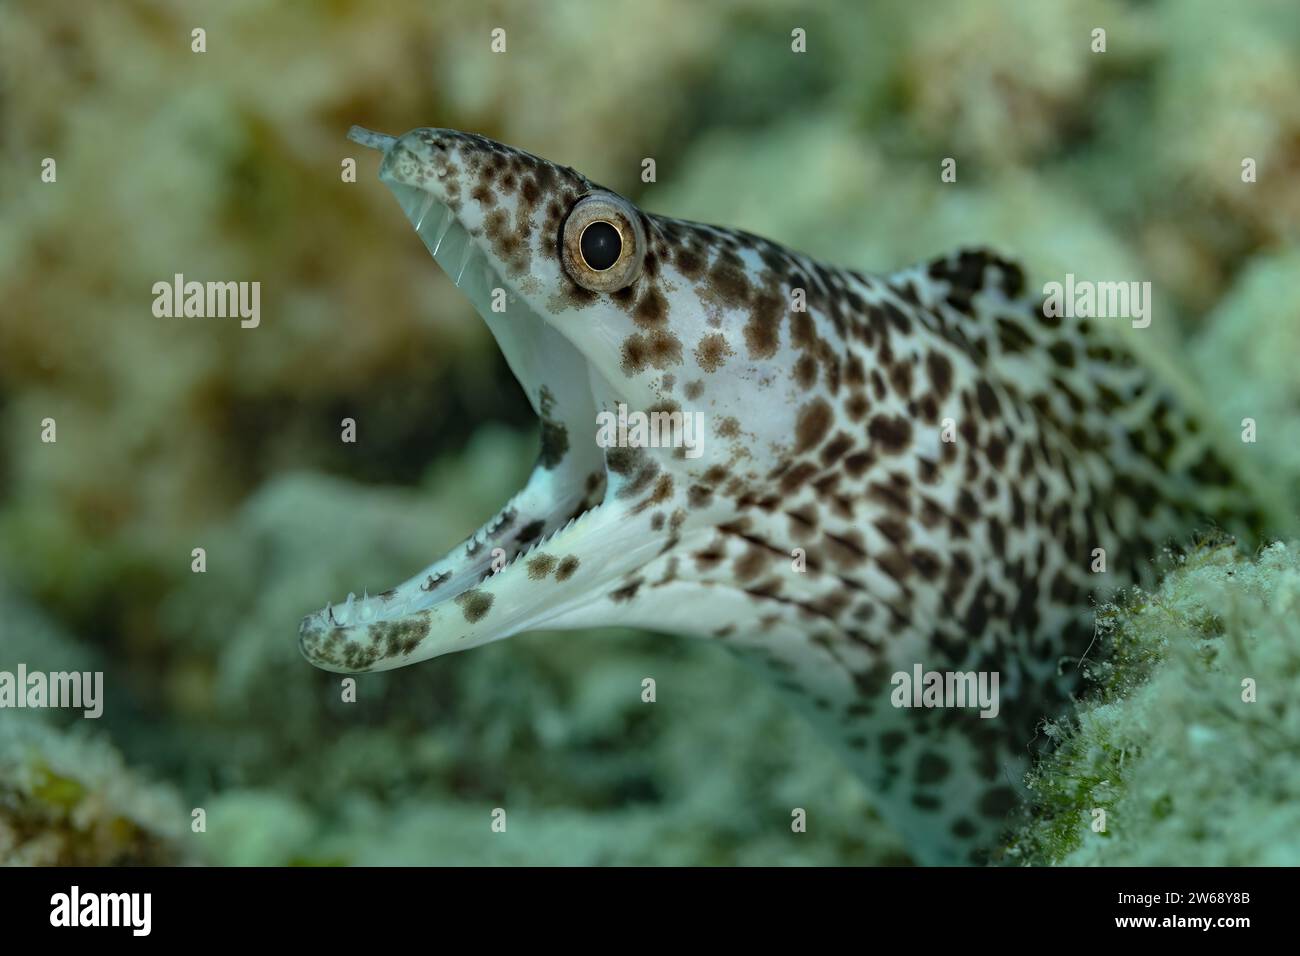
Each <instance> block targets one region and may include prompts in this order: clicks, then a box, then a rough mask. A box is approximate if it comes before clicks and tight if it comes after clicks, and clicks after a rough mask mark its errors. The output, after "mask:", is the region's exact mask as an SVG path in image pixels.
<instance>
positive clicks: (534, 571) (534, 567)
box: [528, 554, 555, 581]
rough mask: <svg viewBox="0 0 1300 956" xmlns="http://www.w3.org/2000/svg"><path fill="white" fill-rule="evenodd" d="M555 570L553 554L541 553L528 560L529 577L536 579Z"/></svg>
mask: <svg viewBox="0 0 1300 956" xmlns="http://www.w3.org/2000/svg"><path fill="white" fill-rule="evenodd" d="M553 570H555V557H554V556H553V555H549V554H539V555H537V557H535V558H531V559H530V560H529V562H528V577H530V578H531V579H532V580H534V581H537V580H540V579H541V578H544V577H546V576H547V575H548V574H550V573H551V572H552V571H553Z"/></svg>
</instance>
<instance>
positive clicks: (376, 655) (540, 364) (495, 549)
mask: <svg viewBox="0 0 1300 956" xmlns="http://www.w3.org/2000/svg"><path fill="white" fill-rule="evenodd" d="M349 135H350V137H351V138H353V139H355V140H356V141H357V142H360V143H362V144H363V145H368V146H374V147H375V148H379V149H382V150H384V151H385V155H386V157H387V156H388V155H390V152H391V150H392V147H393V145H394V144H395V143H397V142H399V141H398V140H395V139H394V138H392V137H388V136H382V135H381V134H374V133H369V132H368V131H364V130H361V131H358V130H355V129H354V131H353V133H350V134H349ZM389 167H390V163H389V162H388V161H387V159H386V160H385V163H384V167H383V169H382V170H381V174H380V178H381V179H382V180H383V181H384V182H385V184H386V185H388V186H389V188H390V189H391V190H392V191H393V193H394V195H395V196H396V197H397V199H398V202H399V203H400V204H401V207H402V209H403V211H404V212H405V213H406V215H407V218H408V219H409V220H410V221H411V223H412V225H413V226H414V227H415V230H416V233H417V234H418V235H419V236H420V238H421V240H422V241H423V242H424V244H425V246H426V247H427V248H428V249H429V252H430V253H431V254H432V255H433V257H434V260H435V261H436V262H437V263H438V264H439V265H440V266H441V267H442V268H443V270H444V271H445V272H446V273H447V274H448V276H449V277H450V278H451V279H452V281H453V282H454V283H455V284H456V286H457V288H458V289H460V291H461V292H462V293H463V294H464V295H465V296H466V297H467V298H468V299H469V301H470V303H471V304H472V305H473V306H474V308H475V310H476V311H477V312H478V314H479V315H480V316H482V318H483V320H484V321H485V322H487V324H488V327H489V329H490V330H491V331H492V334H493V336H494V337H495V338H496V341H497V344H498V345H499V347H500V348H501V350H502V353H503V354H504V356H505V358H506V361H507V363H508V364H509V365H510V368H511V371H512V372H513V373H514V374H515V376H516V378H518V380H519V382H520V383H521V384H522V385H523V387H524V389H525V391H526V392H527V394H528V398H529V401H530V403H531V404H532V405H533V408H534V410H535V411H536V412H537V413H538V416H539V418H540V420H541V426H542V450H541V454H540V457H539V460H538V465H537V467H536V468H535V469H534V471H533V473H532V475H531V477H530V478H529V480H528V482H527V483H526V484H525V486H524V487H523V488H522V489H521V490H520V491H519V492H517V493H516V494H515V495H514V496H513V497H512V498H511V499H510V501H508V502H507V503H506V504H505V505H504V506H503V507H502V508H501V509H500V510H499V511H498V512H497V513H496V515H494V516H493V517H492V518H491V519H490V520H488V521H487V522H486V523H484V524H483V525H482V526H481V527H480V528H479V529H478V530H477V531H475V532H474V533H473V534H472V535H470V536H469V537H468V538H467V539H465V541H463V542H462V543H461V544H460V545H457V546H456V547H455V548H453V549H452V550H451V551H450V552H449V553H448V554H447V555H445V556H444V557H442V558H440V559H439V560H437V561H435V562H433V563H432V564H430V565H429V566H428V567H426V568H424V569H423V570H422V571H420V572H419V573H418V574H416V575H414V576H413V577H411V578H410V579H408V580H407V581H405V582H404V583H402V584H399V585H397V586H396V587H394V588H391V589H390V590H387V591H384V592H383V593H381V594H378V595H373V596H372V595H363V596H361V597H357V596H356V595H355V594H349V595H348V597H347V599H346V600H344V601H342V602H339V603H337V604H330V605H327V606H326V607H324V608H323V609H322V610H320V611H318V612H315V613H313V614H310V615H308V616H307V617H306V618H304V619H303V622H302V625H301V627H300V630H299V642H300V646H301V648H302V651H303V653H304V655H305V656H306V657H307V658H308V659H309V660H310V661H311V662H312V663H314V664H316V665H317V666H320V667H323V668H325V669H327V670H335V671H344V672H353V671H364V670H385V669H389V668H393V667H399V666H402V665H404V664H409V663H414V662H415V661H417V660H424V659H426V658H428V657H433V656H436V655H438V654H442V653H447V652H449V651H452V650H460V649H463V648H468V647H472V646H476V645H478V644H481V643H485V642H486V641H490V640H497V639H500V638H502V637H507V636H509V635H510V634H514V633H517V632H519V631H520V630H524V629H528V628H533V627H537V626H540V625H542V624H544V623H546V622H547V621H548V620H549V619H551V618H553V617H555V616H557V615H559V614H560V613H562V612H563V611H564V610H565V609H566V608H567V607H569V606H571V605H572V604H573V603H575V602H577V601H579V600H580V599H581V594H582V592H581V590H579V589H577V587H576V582H581V581H582V580H583V579H584V578H588V577H590V575H592V574H593V573H594V572H595V570H596V569H594V568H591V567H586V568H584V567H583V564H582V562H583V559H582V557H581V556H580V554H579V552H580V553H582V554H588V555H589V554H591V553H592V547H591V545H592V542H593V541H596V540H598V536H597V535H596V529H595V527H594V526H595V525H597V524H603V523H604V522H603V521H599V520H598V519H599V518H600V517H601V516H600V515H599V514H598V512H599V511H600V510H601V505H600V502H601V501H602V499H603V498H604V495H605V490H606V483H607V482H606V471H605V462H604V453H603V451H602V450H601V449H600V448H599V447H598V446H597V444H596V442H595V434H594V432H595V426H594V422H595V420H596V419H595V416H596V399H595V398H594V396H593V389H598V390H599V389H601V388H602V382H601V381H600V380H599V377H598V373H597V372H596V371H595V370H594V369H592V368H591V366H590V364H589V363H588V362H587V360H586V359H585V358H584V357H583V356H582V355H581V354H580V353H579V351H578V350H577V349H576V348H575V347H574V346H573V345H572V344H571V343H570V342H568V341H567V340H566V339H565V338H564V337H563V336H562V335H561V334H560V333H559V332H557V331H556V330H555V329H553V328H552V327H551V326H550V325H549V324H548V323H547V322H546V321H545V320H544V319H543V318H542V317H541V316H539V315H537V314H535V313H534V311H533V310H532V308H531V307H530V306H529V304H528V303H527V301H526V300H525V298H524V297H523V296H521V295H519V294H518V293H517V291H516V290H515V289H514V287H513V286H512V285H511V283H509V282H507V281H506V280H505V279H504V278H503V276H502V275H500V273H499V271H498V270H497V268H496V267H495V266H494V265H493V263H492V261H491V260H490V259H489V257H488V255H487V254H486V253H485V251H484V250H483V248H482V247H481V246H480V244H479V243H478V242H477V241H476V239H475V236H474V235H472V234H471V232H470V230H469V229H468V228H466V226H465V225H464V224H463V223H462V221H461V219H460V217H459V216H458V215H457V214H456V212H455V211H454V210H453V209H452V208H451V207H450V206H449V205H448V204H447V203H446V202H443V201H441V200H440V199H439V198H437V197H436V196H435V195H433V194H432V193H431V192H429V191H427V190H425V189H421V188H419V187H417V186H413V185H410V184H407V183H404V182H401V181H399V179H398V177H395V176H393V175H392V174H391V173H390V172H389ZM561 538H562V539H564V540H563V542H562V544H563V547H560V546H559V545H560V544H561V541H560V539H561ZM580 544H582V545H586V547H579V545H580ZM553 546H554V547H553ZM602 577H603V575H602ZM516 578H519V579H521V580H524V579H526V580H527V581H528V582H529V583H530V584H531V586H528V587H520V586H514V587H506V585H507V584H508V583H509V582H510V581H512V580H513V579H516ZM543 582H544V583H545V585H544V584H543ZM489 618H490V619H491V620H490V621H489Z"/></svg>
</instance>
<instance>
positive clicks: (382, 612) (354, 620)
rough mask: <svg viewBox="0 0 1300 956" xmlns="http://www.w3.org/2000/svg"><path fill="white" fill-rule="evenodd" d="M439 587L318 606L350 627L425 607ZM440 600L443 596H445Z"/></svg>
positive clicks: (522, 555) (525, 553) (526, 551)
mask: <svg viewBox="0 0 1300 956" xmlns="http://www.w3.org/2000/svg"><path fill="white" fill-rule="evenodd" d="M599 507H600V506H599V505H596V506H595V507H593V508H589V509H588V510H586V511H584V512H583V513H582V514H580V515H575V516H574V517H572V518H570V519H569V520H568V521H567V522H566V523H565V524H564V525H562V526H561V527H558V528H556V529H555V530H554V531H552V532H551V533H550V534H548V535H545V536H544V537H541V538H538V539H537V540H536V541H534V542H532V543H531V544H529V545H528V547H526V548H521V549H520V550H519V551H518V552H517V553H516V554H515V555H514V557H512V558H511V559H510V560H509V561H507V562H506V563H505V564H504V565H503V566H502V567H501V571H505V570H506V569H507V568H511V567H513V566H514V565H516V564H518V563H519V562H520V561H522V560H525V559H526V558H528V557H530V556H531V555H532V554H533V553H534V552H536V551H538V550H539V549H541V548H542V547H544V546H545V545H546V544H547V543H549V542H550V541H552V540H554V538H555V537H556V536H557V535H559V534H562V533H563V532H565V531H568V530H569V529H570V528H572V527H573V526H574V525H575V524H577V523H578V522H579V521H582V520H583V519H584V518H586V517H587V516H588V515H590V514H591V513H592V512H594V511H596V510H597V508H599ZM501 571H493V570H491V569H489V570H488V571H487V572H486V573H485V574H484V575H483V577H482V578H480V579H479V582H478V583H479V584H482V583H483V582H484V581H486V580H487V579H488V578H490V577H492V576H494V575H496V574H500V573H501ZM438 590H441V588H435V589H434V592H413V593H408V594H407V595H406V597H405V599H404V600H403V599H401V598H400V597H399V596H398V595H394V596H393V597H392V598H391V599H384V598H381V597H373V598H372V597H371V596H370V595H369V593H368V592H362V596H361V598H360V599H359V600H358V598H357V596H356V594H355V592H350V593H349V594H348V597H347V600H346V601H343V602H341V603H339V604H327V605H325V607H324V608H322V609H321V612H320V613H321V617H323V618H324V619H325V620H326V621H327V622H328V623H329V624H330V625H331V626H333V627H352V626H354V625H358V624H371V623H374V622H375V621H380V620H393V619H396V618H400V617H405V616H406V615H407V614H409V613H411V612H412V611H415V610H422V609H424V608H425V607H429V606H431V603H430V602H429V600H428V597H429V594H430V593H436V591H438ZM442 600H445V598H443V599H442ZM417 602H418V603H419V607H418V608H417V607H416V604H417ZM432 603H433V604H436V603H438V602H437V601H434V602H432Z"/></svg>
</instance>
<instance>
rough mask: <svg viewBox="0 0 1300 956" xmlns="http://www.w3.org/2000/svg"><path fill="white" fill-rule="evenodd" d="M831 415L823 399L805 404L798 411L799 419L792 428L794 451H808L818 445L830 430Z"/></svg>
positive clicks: (828, 406) (829, 408)
mask: <svg viewBox="0 0 1300 956" xmlns="http://www.w3.org/2000/svg"><path fill="white" fill-rule="evenodd" d="M832 417H833V416H832V412H831V407H830V405H828V404H826V402H825V400H824V399H820V398H819V399H816V400H815V401H812V402H809V403H808V404H807V405H805V406H804V407H803V408H802V409H801V410H800V412H799V420H798V422H797V423H796V424H795V428H794V434H795V445H794V450H795V452H796V453H798V452H804V451H808V450H809V449H811V448H816V447H817V446H818V445H820V444H821V443H822V441H823V440H824V439H825V438H826V433H827V432H828V431H830V427H831V419H832Z"/></svg>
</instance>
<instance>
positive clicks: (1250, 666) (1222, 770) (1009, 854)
mask: <svg viewBox="0 0 1300 956" xmlns="http://www.w3.org/2000/svg"><path fill="white" fill-rule="evenodd" d="M1297 612H1300V544H1296V543H1292V544H1289V545H1288V544H1283V543H1275V544H1272V545H1270V546H1268V547H1266V548H1264V549H1263V550H1262V551H1261V552H1260V553H1259V554H1258V555H1257V556H1254V557H1246V556H1243V555H1241V554H1240V553H1239V552H1238V551H1237V550H1236V548H1235V547H1234V546H1233V545H1232V544H1231V543H1229V542H1225V541H1222V540H1216V541H1212V542H1208V543H1205V544H1202V545H1201V546H1200V547H1199V548H1197V549H1195V550H1193V551H1192V552H1191V553H1190V554H1188V555H1187V556H1186V557H1185V558H1182V559H1180V560H1179V561H1178V563H1177V566H1175V567H1173V568H1172V569H1171V570H1170V571H1169V572H1168V573H1167V574H1166V575H1165V577H1164V578H1163V580H1162V582H1161V583H1160V585H1159V586H1158V587H1157V588H1156V589H1155V590H1153V591H1151V592H1136V593H1133V594H1130V595H1128V596H1127V598H1126V599H1125V600H1124V602H1123V603H1122V604H1112V605H1109V606H1107V607H1106V608H1104V609H1103V610H1102V613H1101V614H1100V616H1099V627H1098V631H1099V634H1098V642H1097V647H1096V648H1094V654H1095V656H1096V662H1088V661H1085V662H1084V663H1083V665H1082V666H1083V667H1084V668H1085V671H1086V673H1087V676H1088V677H1089V678H1090V682H1091V684H1092V693H1091V694H1090V695H1088V696H1087V697H1086V698H1085V699H1084V700H1083V701H1081V703H1080V704H1079V706H1078V707H1077V710H1076V712H1075V713H1074V714H1073V715H1071V716H1069V717H1066V718H1063V719H1061V720H1060V721H1058V722H1056V723H1054V724H1051V725H1049V726H1048V727H1047V728H1046V730H1045V732H1046V733H1047V734H1048V735H1049V736H1051V737H1052V738H1054V741H1055V743H1056V748H1055V752H1054V753H1053V755H1052V756H1051V757H1050V758H1049V759H1048V760H1046V761H1045V762H1044V763H1043V764H1041V765H1040V766H1039V767H1038V768H1037V769H1036V770H1035V771H1033V772H1032V773H1031V774H1030V776H1029V784H1030V790H1031V804H1030V807H1029V810H1028V820H1027V821H1026V822H1025V824H1024V825H1023V826H1022V827H1021V829H1020V830H1019V831H1018V832H1017V833H1016V835H1015V837H1014V838H1013V839H1012V841H1011V842H1010V843H1009V845H1008V846H1007V847H1006V848H1005V860H1004V861H1005V862H1008V863H1017V862H1019V863H1025V864H1065V865H1107V866H1133V865H1148V866H1242V865H1272V866H1295V865H1296V864H1297V863H1300V760H1298V759H1297V755H1300V693H1297V692H1298V691H1300V616H1298V614H1297Z"/></svg>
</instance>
